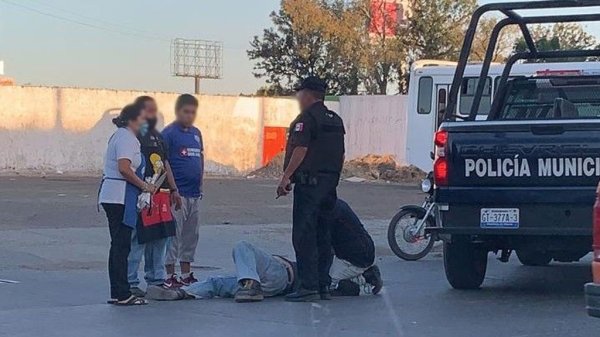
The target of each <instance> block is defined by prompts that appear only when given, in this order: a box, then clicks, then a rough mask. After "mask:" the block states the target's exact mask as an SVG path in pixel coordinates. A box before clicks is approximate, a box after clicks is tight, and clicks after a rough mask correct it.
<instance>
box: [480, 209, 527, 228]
mask: <svg viewBox="0 0 600 337" xmlns="http://www.w3.org/2000/svg"><path fill="white" fill-rule="evenodd" d="M480 225H481V228H519V209H518V208H482V209H481V223H480Z"/></svg>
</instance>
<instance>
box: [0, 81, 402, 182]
mask: <svg viewBox="0 0 600 337" xmlns="http://www.w3.org/2000/svg"><path fill="white" fill-rule="evenodd" d="M140 95H150V96H153V97H155V98H156V100H157V103H158V105H159V109H160V111H161V112H162V114H163V117H164V124H167V123H170V122H171V121H172V120H173V118H174V114H173V106H174V103H175V99H176V98H177V96H178V95H177V94H175V93H164V92H139V91H127V90H107V89H81V88H57V87H23V86H4V87H2V86H0V144H2V146H0V172H2V171H4V172H6V171H9V172H24V171H34V172H39V171H45V172H54V171H63V172H71V173H92V174H97V173H99V172H100V171H101V169H102V161H103V156H104V151H105V150H106V142H107V140H108V138H109V136H110V135H111V134H112V132H114V130H115V127H114V126H113V125H112V123H111V119H112V118H113V117H114V116H115V115H116V114H117V113H118V112H119V110H120V109H121V108H122V107H123V106H124V105H126V104H128V103H130V102H132V101H133V100H134V99H135V97H137V96H140ZM197 97H198V100H199V102H200V106H199V111H198V119H197V126H198V127H199V128H200V129H201V130H202V133H203V136H204V142H205V148H206V160H207V165H206V169H207V171H208V172H211V173H218V174H232V175H236V174H243V173H245V172H248V171H251V170H253V169H256V168H258V167H259V166H260V164H261V159H262V147H263V140H262V137H263V127H264V126H282V127H288V126H289V124H290V123H291V121H292V120H293V119H294V118H295V117H296V115H297V114H298V105H297V103H296V101H295V100H293V99H290V98H261V97H237V96H205V95H200V96H197ZM405 102H406V100H405V98H404V97H402V96H373V97H368V96H356V97H342V98H341V100H340V102H339V103H338V102H327V105H328V106H329V108H330V109H332V110H334V111H336V112H338V113H340V115H341V116H342V118H344V121H345V124H346V131H347V144H346V148H347V158H348V159H352V158H356V157H358V156H363V155H366V154H393V155H395V156H396V158H397V159H398V160H399V161H400V162H405V127H406V125H405V121H406V119H405V113H404V112H403V111H404V107H405Z"/></svg>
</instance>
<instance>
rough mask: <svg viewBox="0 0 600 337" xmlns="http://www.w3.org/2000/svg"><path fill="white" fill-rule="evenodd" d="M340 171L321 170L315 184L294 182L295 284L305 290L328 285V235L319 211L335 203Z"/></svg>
mask: <svg viewBox="0 0 600 337" xmlns="http://www.w3.org/2000/svg"><path fill="white" fill-rule="evenodd" d="M338 182H339V175H335V174H323V175H319V176H318V181H317V183H316V184H313V185H311V184H296V185H295V186H294V210H293V228H292V242H293V244H294V251H295V252H296V262H297V263H298V281H299V283H298V286H299V287H300V288H304V289H308V290H319V288H323V287H328V286H329V284H330V283H331V279H330V278H329V266H330V265H331V257H332V253H331V237H330V233H329V232H330V231H329V227H328V226H326V224H323V225H319V214H320V213H321V212H328V211H331V210H332V209H333V207H334V206H335V201H336V199H337V192H336V188H337V185H338Z"/></svg>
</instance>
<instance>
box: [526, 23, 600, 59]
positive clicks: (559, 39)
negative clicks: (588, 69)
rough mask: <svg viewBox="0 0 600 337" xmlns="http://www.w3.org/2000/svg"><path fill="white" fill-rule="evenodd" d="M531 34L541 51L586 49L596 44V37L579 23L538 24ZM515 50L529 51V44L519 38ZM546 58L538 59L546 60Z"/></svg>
mask: <svg viewBox="0 0 600 337" xmlns="http://www.w3.org/2000/svg"><path fill="white" fill-rule="evenodd" d="M531 35H532V37H533V40H534V42H535V44H536V47H537V49H538V50H540V51H551V50H585V49H592V48H594V47H595V46H596V44H597V41H596V38H595V37H594V36H593V35H591V34H589V33H587V32H586V31H585V29H584V28H583V26H582V25H581V24H578V23H557V24H554V25H550V26H548V25H536V26H534V27H533V28H532V29H531ZM514 50H515V52H523V51H528V50H529V49H528V48H527V44H526V43H525V40H524V39H523V38H520V39H519V40H517V42H516V43H515V45H514ZM584 60H585V58H576V59H568V60H567V59H552V60H548V61H550V62H559V61H584ZM544 61H545V60H536V62H544Z"/></svg>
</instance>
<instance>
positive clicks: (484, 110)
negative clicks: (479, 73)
mask: <svg viewBox="0 0 600 337" xmlns="http://www.w3.org/2000/svg"><path fill="white" fill-rule="evenodd" d="M478 82H479V77H465V78H464V79H463V82H462V86H461V87H460V114H461V115H468V114H469V113H470V112H471V107H472V106H473V101H474V99H475V92H476V91H477V83H478ZM491 107H492V78H491V77H488V78H487V79H486V80H485V87H484V89H483V96H482V97H481V102H480V103H479V110H478V112H477V114H478V115H487V114H489V113H490V109H491Z"/></svg>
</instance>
